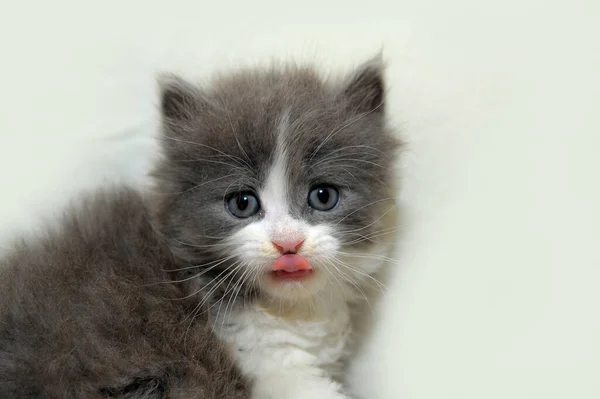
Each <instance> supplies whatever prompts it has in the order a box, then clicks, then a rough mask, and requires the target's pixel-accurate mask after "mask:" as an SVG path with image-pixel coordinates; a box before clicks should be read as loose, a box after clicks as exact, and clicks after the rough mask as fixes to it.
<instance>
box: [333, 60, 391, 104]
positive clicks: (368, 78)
mask: <svg viewBox="0 0 600 399" xmlns="http://www.w3.org/2000/svg"><path fill="white" fill-rule="evenodd" d="M383 70H384V63H383V59H382V55H381V53H380V54H378V55H377V56H376V57H374V58H372V59H370V60H369V61H367V62H365V63H364V64H362V65H361V66H360V67H359V68H358V69H357V70H356V72H354V74H352V75H351V76H350V78H349V79H348V80H347V82H346V83H345V85H344V88H343V96H344V97H345V99H346V101H347V104H348V105H349V106H350V108H351V109H352V110H353V111H356V112H359V113H363V112H377V113H383V111H384V101H385V98H384V97H385V84H384V78H383Z"/></svg>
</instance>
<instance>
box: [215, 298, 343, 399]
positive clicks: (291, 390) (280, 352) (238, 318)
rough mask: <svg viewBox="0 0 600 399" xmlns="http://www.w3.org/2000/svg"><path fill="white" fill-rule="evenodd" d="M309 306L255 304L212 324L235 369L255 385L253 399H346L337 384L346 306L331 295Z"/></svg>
mask: <svg viewBox="0 0 600 399" xmlns="http://www.w3.org/2000/svg"><path fill="white" fill-rule="evenodd" d="M323 296H324V297H327V298H321V297H320V298H315V299H314V300H313V301H312V303H310V304H308V303H307V304H302V305H295V306H287V307H285V308H284V306H283V305H282V304H280V303H279V302H272V303H266V302H264V301H263V302H260V301H258V302H255V303H253V304H252V305H246V306H245V307H243V308H239V309H234V310H232V311H231V312H227V314H225V312H221V313H222V315H220V316H217V318H216V319H215V324H214V325H215V330H216V331H217V333H218V335H219V336H220V337H221V338H222V339H223V340H225V341H226V342H228V343H230V344H231V346H232V349H233V350H234V353H235V357H236V360H237V363H238V366H239V367H240V368H241V370H242V372H243V373H244V374H246V375H247V376H249V377H251V378H252V379H253V380H254V381H255V388H254V395H253V398H255V399H258V398H260V399H263V398H282V399H283V398H295V397H304V398H316V399H319V398H344V397H345V396H344V395H343V394H341V387H340V385H339V384H338V383H337V382H335V379H336V378H337V377H338V375H339V372H340V371H341V366H342V365H341V360H342V358H343V355H344V351H345V349H346V347H347V345H346V344H347V341H348V338H349V335H350V332H351V331H350V330H351V327H350V311H349V308H348V305H347V303H346V302H345V301H344V300H343V299H341V298H338V297H336V296H334V295H331V297H329V295H323Z"/></svg>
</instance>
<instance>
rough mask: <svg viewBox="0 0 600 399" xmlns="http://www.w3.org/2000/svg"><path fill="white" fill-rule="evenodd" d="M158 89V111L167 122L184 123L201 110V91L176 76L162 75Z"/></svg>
mask: <svg viewBox="0 0 600 399" xmlns="http://www.w3.org/2000/svg"><path fill="white" fill-rule="evenodd" d="M158 82H159V87H160V110H161V114H162V117H163V118H164V119H167V120H169V119H170V120H179V121H185V120H190V119H192V118H194V116H196V115H197V113H198V112H199V111H200V109H201V108H202V105H201V103H202V102H203V101H202V100H203V99H202V93H201V91H200V90H199V89H198V88H197V87H195V86H193V85H191V84H190V83H188V82H186V81H185V80H183V79H182V78H180V77H179V76H176V75H162V76H160V77H159V79H158Z"/></svg>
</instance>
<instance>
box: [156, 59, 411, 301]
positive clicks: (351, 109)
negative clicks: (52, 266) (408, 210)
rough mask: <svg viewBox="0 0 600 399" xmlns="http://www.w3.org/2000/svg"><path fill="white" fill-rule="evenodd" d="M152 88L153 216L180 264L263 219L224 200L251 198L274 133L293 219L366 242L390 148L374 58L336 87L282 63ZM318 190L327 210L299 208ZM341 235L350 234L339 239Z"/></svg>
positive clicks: (202, 259) (212, 256)
mask: <svg viewBox="0 0 600 399" xmlns="http://www.w3.org/2000/svg"><path fill="white" fill-rule="evenodd" d="M161 90H162V102H161V106H162V113H163V124H164V127H163V129H164V133H163V138H162V142H163V148H164V159H163V160H162V162H161V163H160V164H159V165H158V166H157V168H156V170H155V173H154V176H155V178H156V182H157V185H156V188H157V190H156V191H157V194H156V197H155V202H154V207H153V209H154V212H155V215H156V219H157V221H158V223H159V229H160V230H161V231H162V232H163V233H164V234H165V237H166V238H167V239H168V240H169V241H170V243H171V245H172V247H173V249H174V251H175V253H176V255H177V256H178V257H179V258H180V259H181V261H182V263H183V264H193V265H199V268H203V267H202V265H203V264H206V263H207V262H211V261H213V262H214V261H215V260H216V259H219V258H221V257H224V256H226V255H227V254H226V253H222V252H220V251H219V250H218V244H219V242H220V241H221V240H222V239H224V238H227V237H229V236H231V235H232V233H234V232H235V231H237V230H239V229H241V228H242V227H244V226H245V225H247V224H248V223H251V222H253V221H255V220H256V218H261V217H263V216H264V214H263V213H259V214H258V215H256V216H255V217H251V218H248V219H238V218H235V217H233V216H232V215H231V214H230V213H229V212H228V211H227V209H226V208H225V206H224V199H225V198H227V196H228V195H229V194H232V193H235V192H239V191H253V192H259V191H260V189H261V188H262V187H263V186H264V184H265V180H266V178H267V174H268V173H269V170H270V168H271V167H272V164H273V161H274V155H275V148H276V145H277V141H278V135H279V134H283V137H284V141H283V145H284V147H285V150H286V153H287V158H286V162H287V171H286V172H287V176H288V180H289V203H290V204H292V209H291V212H292V214H293V216H295V217H297V218H299V219H302V220H305V221H307V222H309V223H311V224H320V223H327V224H330V225H331V224H335V225H336V232H337V234H338V235H339V237H340V239H342V241H343V242H346V243H348V244H350V243H353V245H362V246H366V245H369V244H370V243H371V241H372V240H371V239H370V238H369V237H370V235H371V234H372V233H374V232H376V231H377V230H378V229H379V228H380V224H379V223H378V222H377V219H378V218H379V217H380V216H381V209H382V203H384V202H385V201H388V200H389V198H388V196H389V190H388V189H389V186H390V184H391V183H392V181H391V179H392V178H393V174H392V171H391V168H392V164H393V161H394V159H395V156H396V150H397V148H398V143H399V142H398V140H397V138H396V137H394V134H393V132H392V130H391V129H390V128H389V127H388V125H387V123H386V117H385V104H384V99H385V91H384V83H383V76H382V65H381V63H380V61H378V60H373V61H370V62H368V63H366V64H364V65H363V66H361V67H360V68H358V70H356V71H354V72H353V73H352V74H350V75H349V76H348V77H347V78H346V79H345V80H344V81H343V82H337V83H335V82H328V81H324V80H323V79H321V78H320V77H319V75H318V74H317V73H316V72H315V71H314V70H313V69H312V68H309V67H297V66H290V67H287V68H272V69H255V70H242V71H240V72H237V73H235V74H233V75H226V76H224V77H221V78H219V79H216V81H214V82H213V83H212V85H210V86H208V87H206V88H201V87H199V86H194V85H191V84H189V83H186V82H185V81H183V80H182V79H180V78H176V77H169V78H166V79H165V80H164V81H163V83H162V86H161ZM282 126H283V127H284V128H285V129H284V131H281V127H282ZM318 184H329V185H333V186H335V187H337V188H338V189H339V191H340V196H341V197H340V202H339V205H338V206H337V207H336V208H335V209H333V210H332V211H329V212H319V211H315V210H313V209H311V208H310V207H309V206H308V193H309V191H310V189H311V188H312V187H314V186H315V185H318ZM388 204H390V205H391V204H392V202H391V201H390V202H388ZM267 211H268V210H267ZM350 230H354V231H355V233H346V234H344V232H348V231H350ZM215 245H216V246H215ZM228 266H229V263H223V264H222V265H220V266H219V267H215V268H212V269H211V270H206V273H205V274H204V276H208V277H209V279H210V278H214V277H215V276H217V275H219V274H220V273H221V272H222V270H224V269H226V268H227V267H228ZM195 272H197V270H196V271H195ZM241 274H242V273H238V275H241ZM210 282H211V281H209V280H207V281H206V283H207V284H208V283H210ZM212 283H214V281H212ZM245 288H246V291H247V292H252V291H253V287H245ZM243 292H244V290H242V293H243ZM217 295H218V291H217Z"/></svg>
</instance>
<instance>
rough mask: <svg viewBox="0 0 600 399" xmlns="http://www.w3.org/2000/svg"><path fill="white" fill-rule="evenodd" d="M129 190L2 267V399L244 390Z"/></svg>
mask: <svg viewBox="0 0 600 399" xmlns="http://www.w3.org/2000/svg"><path fill="white" fill-rule="evenodd" d="M149 220H150V218H149V215H148V212H147V211H146V208H145V206H144V204H143V202H142V199H141V197H140V196H139V195H138V194H136V193H135V192H134V191H132V190H129V189H113V190H108V191H103V192H99V193H97V194H96V195H95V196H94V198H90V199H86V200H84V201H83V204H80V205H79V206H77V207H72V208H70V209H69V211H68V212H67V214H66V215H65V216H64V219H63V222H62V223H61V226H60V227H59V228H58V229H57V230H55V231H53V232H51V233H49V234H48V235H47V236H45V237H39V238H38V239H37V241H36V242H34V243H30V244H22V245H19V247H18V248H17V249H16V251H14V253H13V254H12V255H9V256H8V257H7V258H6V259H4V260H3V261H2V262H0V298H1V301H0V397H2V398H6V399H11V398H49V399H50V398H56V399H69V398H82V399H83V398H89V399H93V398H131V399H134V398H136V399H137V398H140V399H141V398H147V399H154V398H157V399H158V398H165V397H169V398H173V399H188V398H189V399H192V398H214V399H217V398H239V399H243V398H246V397H248V396H247V387H246V385H247V384H246V383H245V381H244V380H243V379H242V378H241V376H240V375H239V373H238V372H237V370H236V369H235V368H234V367H233V364H232V361H231V358H230V357H229V356H228V353H227V352H226V350H225V349H224V348H223V347H222V345H221V344H220V343H219V342H218V341H217V339H216V338H215V337H214V335H213V334H212V331H211V330H210V328H209V327H208V324H207V323H206V318H198V319H196V320H195V322H193V323H192V322H191V320H190V318H189V314H190V309H191V308H193V306H195V304H196V303H195V302H194V303H191V302H190V301H189V300H187V301H186V300H182V299H181V298H182V297H183V295H182V293H181V291H180V289H179V288H178V287H177V286H176V285H174V284H168V283H166V282H168V280H169V276H168V274H167V273H166V272H165V270H166V269H172V268H173V259H172V256H171V254H170V252H169V251H168V249H167V248H166V247H165V246H164V245H162V244H161V243H160V242H159V240H157V237H156V236H155V233H154V231H153V229H152V228H151V226H150V223H149Z"/></svg>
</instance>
